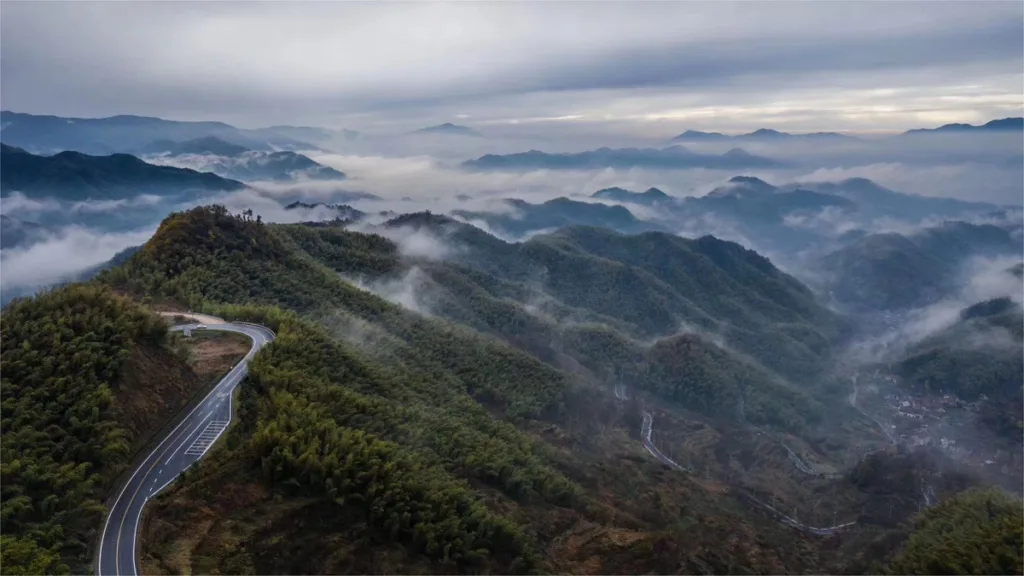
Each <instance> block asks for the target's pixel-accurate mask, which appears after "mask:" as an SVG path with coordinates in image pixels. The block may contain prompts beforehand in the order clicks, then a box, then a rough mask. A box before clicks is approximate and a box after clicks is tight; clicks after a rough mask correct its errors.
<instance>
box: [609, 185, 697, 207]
mask: <svg viewBox="0 0 1024 576" xmlns="http://www.w3.org/2000/svg"><path fill="white" fill-rule="evenodd" d="M590 196H591V198H600V199H602V200H614V201H616V202H631V203H633V204H643V205H645V206H659V205H662V204H669V203H672V202H675V201H676V200H677V199H676V198H673V197H672V196H669V195H668V194H666V193H664V192H662V191H661V190H658V189H657V188H648V189H647V190H646V191H644V192H631V191H629V190H626V189H625V188H618V187H613V188H604V189H601V190H598V191H597V192H594V193H593V194H591V195H590Z"/></svg>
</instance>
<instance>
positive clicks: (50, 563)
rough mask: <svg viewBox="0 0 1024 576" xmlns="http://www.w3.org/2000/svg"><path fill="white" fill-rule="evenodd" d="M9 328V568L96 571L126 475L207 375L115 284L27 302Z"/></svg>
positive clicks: (2, 319) (1, 505)
mask: <svg viewBox="0 0 1024 576" xmlns="http://www.w3.org/2000/svg"><path fill="white" fill-rule="evenodd" d="M0 324H2V329H0V334H2V338H3V342H2V349H3V352H2V356H0V359H2V362H3V374H2V382H3V390H4V398H3V404H2V418H0V429H2V433H3V437H4V442H3V448H2V451H3V457H2V464H0V476H2V477H0V480H2V483H0V484H2V486H0V510H2V517H3V523H4V534H3V536H2V538H3V546H2V548H0V550H2V555H3V567H4V571H5V572H9V573H21V574H46V573H49V574H53V573H74V574H82V573H86V572H88V571H89V565H90V559H91V557H92V548H93V545H94V539H95V536H96V534H97V532H98V530H99V528H100V527H101V526H102V523H103V515H104V513H105V509H104V507H103V504H102V501H103V500H104V499H105V498H106V496H107V494H108V492H109V491H110V490H112V489H113V488H114V484H113V483H114V480H115V478H116V477H117V476H118V474H120V472H122V471H123V470H124V469H125V468H126V466H127V464H128V462H129V460H130V459H131V457H132V456H133V454H134V453H135V452H137V451H138V450H139V449H140V448H141V446H142V445H143V444H144V443H145V442H146V441H147V440H148V439H149V437H150V436H151V435H152V434H153V433H154V432H156V429H157V428H159V427H160V426H161V425H162V424H163V422H164V421H166V420H167V419H168V418H170V417H171V416H172V415H173V414H174V413H175V412H176V411H177V410H179V409H180V408H181V407H182V406H184V404H185V403H186V402H187V401H188V399H189V398H190V396H191V395H192V394H193V393H194V392H196V391H197V390H198V389H199V388H200V386H201V385H202V382H201V381H200V378H198V377H197V375H196V374H195V373H194V372H193V371H192V369H191V368H189V367H188V365H187V364H186V363H185V361H184V359H183V357H182V354H181V352H180V351H175V350H172V347H171V344H172V342H173V341H172V340H170V339H169V337H168V334H167V327H166V324H165V323H164V321H163V320H162V319H161V318H160V317H158V316H156V315H154V314H152V313H151V312H149V311H147V310H145V309H143V308H142V307H140V306H139V305H137V304H136V303H134V302H131V301H130V300H128V299H127V298H124V297H121V296H116V295H115V294H113V293H112V292H111V291H110V290H107V289H102V288H99V287H95V286H83V285H75V286H71V287H67V288H61V289H57V290H54V291H51V292H47V293H44V294H42V295H40V296H37V297H36V298H33V299H30V300H17V301H15V302H13V303H12V304H10V305H9V306H7V307H5V308H4V310H3V314H2V315H0Z"/></svg>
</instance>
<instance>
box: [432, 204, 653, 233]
mask: <svg viewBox="0 0 1024 576" xmlns="http://www.w3.org/2000/svg"><path fill="white" fill-rule="evenodd" d="M505 204H506V206H505V207H504V209H503V210H501V211H497V212H482V211H469V210H455V211H453V212H452V214H454V215H456V216H459V217H462V218H465V219H467V220H476V221H483V222H486V223H487V226H488V227H490V228H491V229H492V230H495V231H498V232H500V233H503V234H506V235H509V236H515V237H519V236H523V235H526V234H529V233H531V232H536V231H538V230H553V229H558V228H562V227H564V226H570V225H574V224H582V225H587V226H600V227H603V228H609V229H611V230H615V231H618V232H623V233H626V234H635V233H639V232H646V231H650V230H663V228H662V227H661V226H659V225H658V224H654V223H652V222H647V221H644V220H640V219H639V218H637V217H636V216H634V215H633V213H632V212H630V211H629V210H628V209H626V208H625V207H623V206H608V205H606V204H598V203H591V202H578V201H576V200H570V199H569V198H555V199H553V200H548V201H547V202H544V203H542V204H531V203H529V202H526V201H525V200H519V199H508V200H505Z"/></svg>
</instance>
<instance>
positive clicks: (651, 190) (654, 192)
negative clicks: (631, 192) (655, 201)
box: [643, 187, 669, 198]
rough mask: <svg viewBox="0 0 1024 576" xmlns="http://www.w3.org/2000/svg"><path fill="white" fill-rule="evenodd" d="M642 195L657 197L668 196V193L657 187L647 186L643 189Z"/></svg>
mask: <svg viewBox="0 0 1024 576" xmlns="http://www.w3.org/2000/svg"><path fill="white" fill-rule="evenodd" d="M643 195H644V196H652V197H657V198H668V197H669V196H668V194H665V193H664V192H662V191H661V190H659V189H657V188H654V187H651V188H648V189H647V190H645V191H644V192H643Z"/></svg>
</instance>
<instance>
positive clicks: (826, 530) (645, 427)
mask: <svg viewBox="0 0 1024 576" xmlns="http://www.w3.org/2000/svg"><path fill="white" fill-rule="evenodd" d="M614 390H615V398H617V399H619V400H629V395H628V394H627V391H626V386H625V385H624V384H616V385H615V389H614ZM738 411H739V417H740V420H741V421H742V422H743V423H744V424H746V425H747V426H750V427H751V428H753V429H754V430H755V431H757V432H758V433H759V434H765V435H767V436H769V437H770V438H773V439H774V437H773V436H771V435H770V434H768V432H766V431H765V430H763V429H761V428H759V427H757V426H754V425H753V424H750V423H749V422H747V419H746V415H745V413H744V408H743V397H742V396H740V402H739V407H738ZM653 428H654V415H653V414H651V413H650V412H646V411H645V412H644V413H643V422H642V423H641V424H640V437H641V439H642V440H643V444H644V448H646V449H647V451H648V452H649V453H650V454H651V456H654V457H655V458H657V459H658V460H660V461H661V462H662V463H663V464H665V465H666V466H669V467H671V468H674V469H676V470H679V471H681V472H690V470H689V469H688V468H685V467H683V466H680V465H679V464H677V463H676V462H675V461H674V460H672V459H671V458H669V457H668V456H665V455H664V454H663V453H662V452H661V450H658V447H657V446H655V445H654V442H652V441H651V432H652V431H653ZM777 441H778V442H780V443H781V444H782V446H783V447H784V448H785V449H786V450H787V451H788V452H789V455H790V459H791V460H793V463H794V464H795V465H796V466H797V468H799V469H800V470H801V471H803V472H805V473H808V474H812V475H815V476H822V475H821V474H818V473H816V472H814V471H813V470H811V469H810V468H808V467H807V465H806V464H805V463H804V462H803V460H801V459H800V457H799V456H797V455H796V453H795V452H793V450H791V449H790V448H789V447H788V446H786V445H785V443H782V442H781V441H779V440H777ZM827 476H839V475H838V474H835V475H827ZM922 494H924V492H922ZM931 494H932V496H934V492H932V493H931ZM745 498H746V499H747V500H748V501H749V502H750V503H752V504H754V505H756V506H759V507H761V508H764V509H766V510H768V511H769V512H771V513H772V515H774V516H775V517H776V518H777V519H778V521H779V522H781V523H783V524H785V525H787V526H790V527H792V528H795V529H797V530H800V531H802V532H806V533H808V534H814V535H816V536H830V535H832V534H836V533H838V532H841V531H843V530H846V529H847V528H850V527H851V526H854V525H856V524H857V522H856V521H852V522H846V523H843V524H835V525H833V526H808V525H807V524H803V523H801V522H800V521H799V520H797V519H795V518H793V517H791V516H788V515H786V514H785V513H783V512H782V511H781V510H778V509H777V508H775V507H774V506H772V505H770V504H767V503H765V502H762V501H760V500H758V499H757V498H755V497H754V496H753V495H749V494H748V495H746V496H745ZM925 501H926V502H927V501H928V496H927V495H925Z"/></svg>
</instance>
